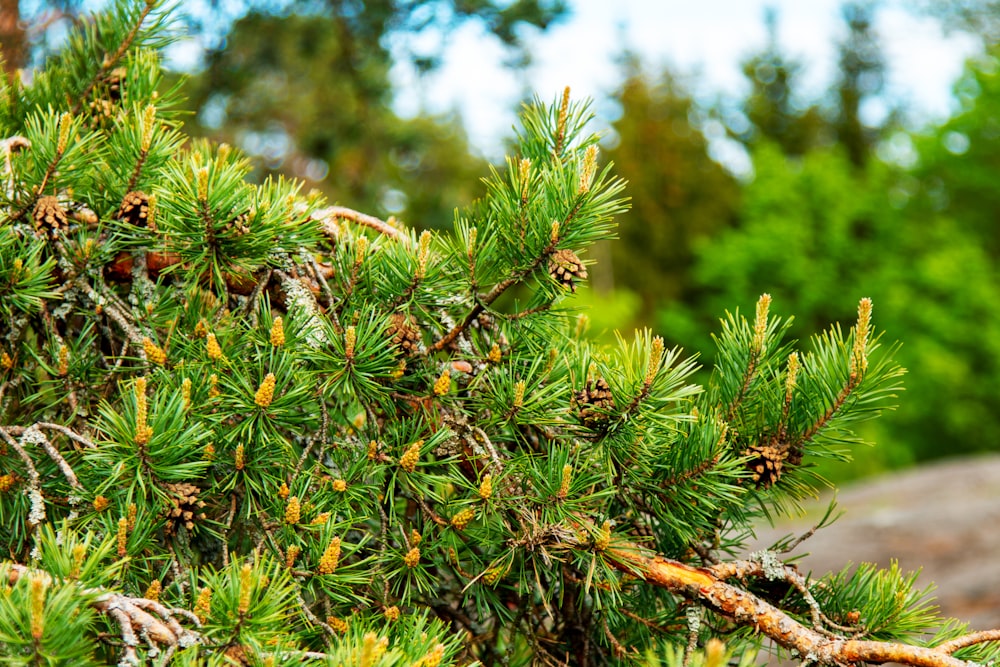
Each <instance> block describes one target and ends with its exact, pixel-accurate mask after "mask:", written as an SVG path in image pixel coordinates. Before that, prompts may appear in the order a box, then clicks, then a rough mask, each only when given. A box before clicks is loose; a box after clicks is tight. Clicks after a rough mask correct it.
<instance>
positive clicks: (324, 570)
mask: <svg viewBox="0 0 1000 667" xmlns="http://www.w3.org/2000/svg"><path fill="white" fill-rule="evenodd" d="M339 561H340V538H339V537H335V538H333V539H332V540H330V544H329V545H327V547H326V550H325V551H323V556H322V557H321V558H320V559H319V573H320V574H333V573H334V572H335V571H336V570H337V563H338V562H339Z"/></svg>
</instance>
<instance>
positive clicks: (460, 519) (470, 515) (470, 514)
mask: <svg viewBox="0 0 1000 667" xmlns="http://www.w3.org/2000/svg"><path fill="white" fill-rule="evenodd" d="M475 518H476V510H474V509H472V508H471V507H467V508H465V509H464V510H462V511H461V512H459V513H458V514H456V515H455V516H453V517H451V525H452V526H453V527H454V528H455V529H456V530H465V527H466V526H468V525H469V522H471V521H472V520H473V519H475Z"/></svg>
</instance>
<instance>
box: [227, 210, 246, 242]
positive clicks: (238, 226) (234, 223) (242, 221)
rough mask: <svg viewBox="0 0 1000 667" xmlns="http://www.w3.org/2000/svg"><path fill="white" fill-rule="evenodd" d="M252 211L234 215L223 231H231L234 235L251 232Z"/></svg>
mask: <svg viewBox="0 0 1000 667" xmlns="http://www.w3.org/2000/svg"><path fill="white" fill-rule="evenodd" d="M249 222H250V213H249V212H243V213H240V214H239V215H237V216H236V217H234V218H233V219H232V220H230V221H229V222H227V223H226V226H225V227H223V229H222V231H223V232H226V233H231V234H232V235H233V236H243V235H244V234H249V233H250V226H249V224H248V223H249Z"/></svg>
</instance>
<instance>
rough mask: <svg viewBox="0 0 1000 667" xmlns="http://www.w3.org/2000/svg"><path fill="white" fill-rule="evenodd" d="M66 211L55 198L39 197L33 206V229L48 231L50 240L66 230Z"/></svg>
mask: <svg viewBox="0 0 1000 667" xmlns="http://www.w3.org/2000/svg"><path fill="white" fill-rule="evenodd" d="M66 224H67V218H66V209H64V208H63V207H62V204H60V203H59V199H58V198H57V197H41V198H39V200H38V203H37V204H35V229H37V230H39V231H41V230H45V231H48V233H49V235H50V236H51V237H52V238H56V237H57V236H58V235H59V232H60V231H61V230H63V229H65V228H66Z"/></svg>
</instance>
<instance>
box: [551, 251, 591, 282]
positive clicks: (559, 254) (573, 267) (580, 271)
mask: <svg viewBox="0 0 1000 667" xmlns="http://www.w3.org/2000/svg"><path fill="white" fill-rule="evenodd" d="M549 275H550V276H552V277H553V278H555V279H556V282H558V283H559V284H561V285H563V286H565V287H568V288H569V289H570V291H571V292H576V282H575V281H576V280H584V279H586V277H587V267H585V266H584V265H583V261H582V260H581V259H580V258H579V257H577V256H576V253H575V252H573V251H572V250H557V251H555V252H554V253H552V257H551V259H549Z"/></svg>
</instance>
